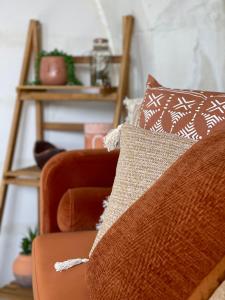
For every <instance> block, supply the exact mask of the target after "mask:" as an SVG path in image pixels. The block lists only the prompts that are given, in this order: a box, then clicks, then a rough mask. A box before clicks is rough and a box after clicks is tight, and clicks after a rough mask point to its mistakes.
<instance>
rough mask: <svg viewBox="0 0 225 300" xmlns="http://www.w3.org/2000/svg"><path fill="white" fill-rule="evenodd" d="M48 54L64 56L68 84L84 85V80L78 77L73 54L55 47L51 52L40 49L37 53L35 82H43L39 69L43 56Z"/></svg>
mask: <svg viewBox="0 0 225 300" xmlns="http://www.w3.org/2000/svg"><path fill="white" fill-rule="evenodd" d="M46 56H61V57H63V58H64V61H65V64H66V69H67V84H68V85H82V82H81V81H80V80H79V79H78V78H77V77H76V75H75V64H74V60H73V56H71V55H68V54H66V53H65V52H63V51H59V50H58V49H55V50H53V51H51V52H47V51H44V50H42V51H40V52H39V54H38V55H37V58H36V60H35V80H34V82H33V84H41V82H40V78H39V70H40V63H41V59H42V57H46Z"/></svg>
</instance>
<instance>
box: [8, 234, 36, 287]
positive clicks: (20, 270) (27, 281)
mask: <svg viewBox="0 0 225 300" xmlns="http://www.w3.org/2000/svg"><path fill="white" fill-rule="evenodd" d="M36 235H37V229H35V230H32V229H31V228H29V229H28V234H27V236H25V237H24V238H23V239H22V242H21V252H20V254H19V255H18V256H17V258H16V259H15V261H14V262H13V273H14V276H15V279H16V282H17V283H18V284H20V285H21V286H24V287H31V286H32V264H31V251H32V242H33V240H34V238H35V237H36Z"/></svg>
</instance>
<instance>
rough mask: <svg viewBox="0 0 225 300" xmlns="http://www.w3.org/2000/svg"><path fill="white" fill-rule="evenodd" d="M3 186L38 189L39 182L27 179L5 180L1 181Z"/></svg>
mask: <svg viewBox="0 0 225 300" xmlns="http://www.w3.org/2000/svg"><path fill="white" fill-rule="evenodd" d="M3 183H4V184H14V185H22V186H31V187H39V186H40V180H39V179H28V178H17V177H16V178H6V179H4V180H3Z"/></svg>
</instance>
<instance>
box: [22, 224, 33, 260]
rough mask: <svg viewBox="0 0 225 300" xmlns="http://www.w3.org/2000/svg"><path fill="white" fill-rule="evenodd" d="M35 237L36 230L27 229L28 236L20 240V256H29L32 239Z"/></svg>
mask: <svg viewBox="0 0 225 300" xmlns="http://www.w3.org/2000/svg"><path fill="white" fill-rule="evenodd" d="M36 236H37V229H34V230H32V229H31V228H29V229H28V234H27V236H25V237H24V238H23V239H22V242H21V250H22V251H21V252H20V254H22V255H30V254H31V251H32V242H33V240H34V238H35V237H36Z"/></svg>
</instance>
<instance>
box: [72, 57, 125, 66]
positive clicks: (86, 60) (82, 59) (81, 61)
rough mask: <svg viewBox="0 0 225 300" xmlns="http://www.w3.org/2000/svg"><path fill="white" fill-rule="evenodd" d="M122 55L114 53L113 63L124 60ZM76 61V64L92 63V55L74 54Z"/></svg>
mask: <svg viewBox="0 0 225 300" xmlns="http://www.w3.org/2000/svg"><path fill="white" fill-rule="evenodd" d="M122 58H123V57H122V55H112V57H111V62H112V63H113V64H119V63H121V61H122ZM73 59H74V62H75V63H76V64H90V63H91V56H74V57H73Z"/></svg>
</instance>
